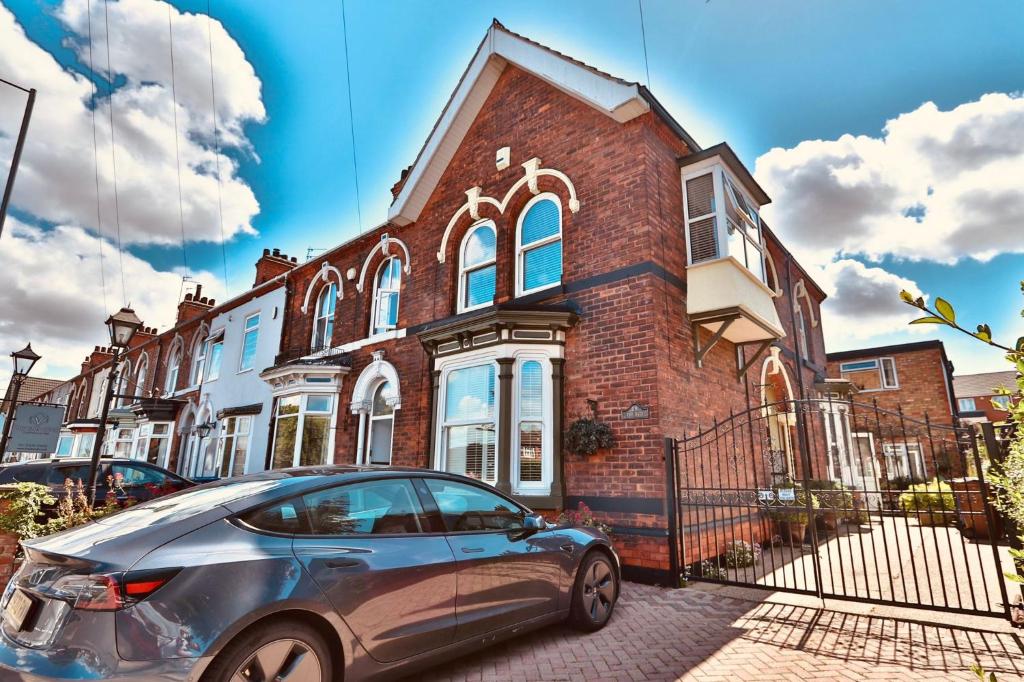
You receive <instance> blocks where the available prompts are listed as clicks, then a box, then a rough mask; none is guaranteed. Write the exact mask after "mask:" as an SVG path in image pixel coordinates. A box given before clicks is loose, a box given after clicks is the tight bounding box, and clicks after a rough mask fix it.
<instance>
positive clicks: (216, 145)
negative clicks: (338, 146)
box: [206, 0, 228, 295]
mask: <svg viewBox="0 0 1024 682" xmlns="http://www.w3.org/2000/svg"><path fill="white" fill-rule="evenodd" d="M212 17H213V10H212V8H211V0H206V40H207V44H208V46H209V52H210V102H211V103H212V108H213V159H214V163H215V164H216V170H217V215H218V218H219V220H218V222H217V224H218V225H219V226H220V255H221V259H222V260H223V261H224V292H225V295H226V294H227V290H228V248H227V244H225V242H224V198H223V196H222V192H221V184H220V133H219V132H218V130H217V90H216V88H215V87H214V78H213V28H212V24H213V19H212Z"/></svg>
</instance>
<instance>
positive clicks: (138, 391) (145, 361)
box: [133, 355, 149, 398]
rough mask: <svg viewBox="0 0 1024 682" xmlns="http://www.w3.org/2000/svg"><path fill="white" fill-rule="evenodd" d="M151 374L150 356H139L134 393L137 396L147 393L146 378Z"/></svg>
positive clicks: (140, 396)
mask: <svg viewBox="0 0 1024 682" xmlns="http://www.w3.org/2000/svg"><path fill="white" fill-rule="evenodd" d="M148 374H149V356H148V355H143V356H142V357H141V358H139V367H138V369H137V370H136V372H135V389H134V391H133V393H134V394H135V397H136V398H142V397H144V396H145V395H146V379H147V376H148Z"/></svg>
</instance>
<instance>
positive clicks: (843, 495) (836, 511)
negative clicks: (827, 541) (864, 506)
mask: <svg viewBox="0 0 1024 682" xmlns="http://www.w3.org/2000/svg"><path fill="white" fill-rule="evenodd" d="M808 484H809V488H808V489H809V490H810V491H811V493H812V494H813V495H814V496H815V497H816V498H818V503H819V504H820V505H821V506H820V508H819V510H818V513H817V514H816V515H815V522H816V523H817V524H818V528H820V529H822V530H836V529H837V528H838V527H839V521H840V520H841V519H842V520H846V518H847V517H848V515H849V514H850V513H852V512H853V511H854V510H853V494H852V493H851V492H850V491H849V490H848V489H847V488H846V486H845V485H843V484H842V483H841V482H839V481H827V480H819V481H808Z"/></svg>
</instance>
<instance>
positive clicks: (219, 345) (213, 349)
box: [206, 341, 224, 381]
mask: <svg viewBox="0 0 1024 682" xmlns="http://www.w3.org/2000/svg"><path fill="white" fill-rule="evenodd" d="M223 353H224V341H215V342H214V344H213V345H212V346H210V355H209V358H210V359H209V362H208V363H207V367H206V380H207V381H213V380H215V379H217V378H219V377H220V361H221V357H222V355H223Z"/></svg>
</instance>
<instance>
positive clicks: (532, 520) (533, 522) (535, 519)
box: [523, 514, 548, 532]
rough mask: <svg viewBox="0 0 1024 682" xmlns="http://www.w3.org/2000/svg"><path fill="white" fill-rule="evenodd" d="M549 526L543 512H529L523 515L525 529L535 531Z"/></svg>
mask: <svg viewBox="0 0 1024 682" xmlns="http://www.w3.org/2000/svg"><path fill="white" fill-rule="evenodd" d="M547 527H548V522H547V521H545V520H544V516H543V515H541V514H527V515H526V516H524V517H523V530H526V531H534V532H535V531H539V530H544V529H545V528H547Z"/></svg>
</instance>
